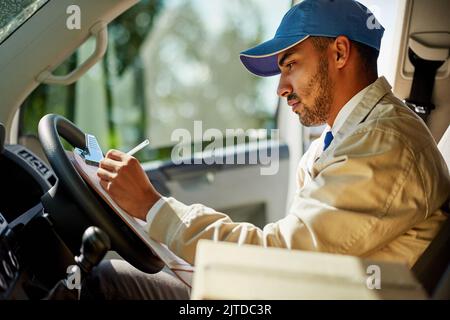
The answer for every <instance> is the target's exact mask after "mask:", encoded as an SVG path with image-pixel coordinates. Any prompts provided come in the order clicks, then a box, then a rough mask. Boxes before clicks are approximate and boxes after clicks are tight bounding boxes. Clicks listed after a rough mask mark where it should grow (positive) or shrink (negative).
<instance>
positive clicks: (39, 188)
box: [0, 141, 59, 300]
mask: <svg viewBox="0 0 450 320" xmlns="http://www.w3.org/2000/svg"><path fill="white" fill-rule="evenodd" d="M0 143H1V141H0ZM56 183H57V177H56V175H55V174H54V172H53V171H52V170H51V168H50V166H49V165H48V164H46V163H45V162H44V161H43V160H42V159H40V158H39V157H38V156H36V155H35V154H34V153H33V152H31V151H30V150H28V149H27V148H26V147H24V146H21V145H6V146H3V145H0V300H9V299H32V298H38V299H39V298H43V297H45V294H46V293H47V290H48V288H51V287H52V285H53V282H54V280H53V279H50V278H48V276H47V273H48V272H53V270H51V268H50V269H48V268H47V267H46V264H45V263H43V262H44V261H48V263H51V264H54V260H52V259H51V257H50V255H55V254H56V255H57V254H58V252H57V251H56V252H55V251H53V252H51V249H52V248H53V247H54V246H55V245H54V243H55V239H56V240H57V236H56V235H55V233H54V231H53V230H52V226H51V222H50V219H49V218H48V215H46V213H45V210H44V208H43V206H42V204H41V197H42V196H43V195H44V194H46V193H47V192H48V191H49V190H50V189H51V188H52V187H53V186H54V185H55V184H56ZM48 250H50V251H48ZM47 269H48V272H47V271H45V270H47ZM58 276H59V275H58ZM46 278H47V280H48V281H46Z"/></svg>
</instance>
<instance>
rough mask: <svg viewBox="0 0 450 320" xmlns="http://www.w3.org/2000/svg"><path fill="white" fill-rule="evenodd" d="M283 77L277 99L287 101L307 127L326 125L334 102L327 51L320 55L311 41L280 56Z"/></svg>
mask: <svg viewBox="0 0 450 320" xmlns="http://www.w3.org/2000/svg"><path fill="white" fill-rule="evenodd" d="M278 64H279V65H280V70H281V77H280V83H279V85H278V95H279V96H280V97H284V98H287V102H288V104H289V105H290V106H291V107H292V111H294V112H295V113H296V114H298V116H299V118H300V122H301V123H302V124H303V125H305V126H308V127H309V126H317V125H321V124H324V123H325V122H326V120H327V118H328V115H329V111H330V107H331V103H332V101H333V93H332V89H333V85H332V82H331V80H330V77H329V74H328V56H327V53H326V50H325V51H324V52H323V53H321V52H319V50H318V49H316V48H315V47H314V46H313V44H312V42H311V40H310V39H307V40H305V41H303V42H302V43H300V44H298V45H297V46H295V47H293V48H291V49H288V50H286V51H283V52H281V53H279V54H278Z"/></svg>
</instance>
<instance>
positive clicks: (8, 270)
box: [2, 260, 14, 279]
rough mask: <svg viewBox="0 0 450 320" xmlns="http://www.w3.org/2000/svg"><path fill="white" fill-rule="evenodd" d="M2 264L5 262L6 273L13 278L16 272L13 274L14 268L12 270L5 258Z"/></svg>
mask: <svg viewBox="0 0 450 320" xmlns="http://www.w3.org/2000/svg"><path fill="white" fill-rule="evenodd" d="M2 264H3V269H5V273H6V275H7V276H8V277H9V278H11V279H12V278H13V276H14V274H13V272H12V270H11V267H10V266H9V265H8V264H7V263H6V261H5V260H3V261H2Z"/></svg>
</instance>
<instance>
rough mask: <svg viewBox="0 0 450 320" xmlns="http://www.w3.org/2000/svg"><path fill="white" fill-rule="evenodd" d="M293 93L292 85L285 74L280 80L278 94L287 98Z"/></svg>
mask: <svg viewBox="0 0 450 320" xmlns="http://www.w3.org/2000/svg"><path fill="white" fill-rule="evenodd" d="M291 93H292V87H291V85H290V84H289V83H288V82H287V81H286V79H285V78H284V77H283V76H281V77H280V82H279V83H278V89H277V94H278V95H279V96H280V97H282V98H286V97H287V96H288V95H289V94H291Z"/></svg>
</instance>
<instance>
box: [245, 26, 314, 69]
mask: <svg viewBox="0 0 450 320" xmlns="http://www.w3.org/2000/svg"><path fill="white" fill-rule="evenodd" d="M308 37H309V35H303V36H302V35H300V36H292V37H283V38H273V39H271V40H269V41H266V42H263V43H261V44H260V45H258V46H256V47H253V48H251V49H248V50H246V51H242V52H241V54H240V59H241V62H242V63H243V65H244V66H245V67H246V68H247V70H248V71H250V72H251V73H253V74H255V75H257V76H260V77H270V76H274V75H277V74H279V73H280V68H279V67H278V54H279V53H280V52H283V51H285V50H287V49H289V48H292V47H293V46H296V45H297V44H299V43H300V42H302V41H304V40H306V39H307V38H308Z"/></svg>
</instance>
